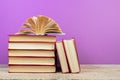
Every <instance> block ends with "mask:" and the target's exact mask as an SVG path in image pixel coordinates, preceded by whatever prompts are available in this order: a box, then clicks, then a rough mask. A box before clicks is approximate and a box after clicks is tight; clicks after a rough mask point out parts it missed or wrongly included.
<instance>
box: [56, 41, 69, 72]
mask: <svg viewBox="0 0 120 80" xmlns="http://www.w3.org/2000/svg"><path fill="white" fill-rule="evenodd" d="M56 49H57V54H58V60H59V62H60V66H61V70H62V72H63V73H68V72H69V67H68V62H67V57H66V54H65V50H64V47H63V43H62V42H61V41H60V42H56Z"/></svg>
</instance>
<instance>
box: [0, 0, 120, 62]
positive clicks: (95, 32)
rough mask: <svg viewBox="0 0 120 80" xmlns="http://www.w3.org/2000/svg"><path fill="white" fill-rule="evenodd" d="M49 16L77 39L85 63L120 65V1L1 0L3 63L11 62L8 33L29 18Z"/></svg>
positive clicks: (1, 49) (0, 46)
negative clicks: (9, 58) (40, 15)
mask: <svg viewBox="0 0 120 80" xmlns="http://www.w3.org/2000/svg"><path fill="white" fill-rule="evenodd" d="M39 14H42V15H47V16H49V17H51V18H53V19H54V20H55V21H56V22H58V23H59V25H60V26H61V28H62V30H63V32H65V33H66V35H65V36H58V40H61V39H62V38H63V39H67V38H71V37H75V38H76V41H77V48H78V52H79V58H80V62H81V63H89V64H104V63H105V64H106V63H107V64H120V0H0V64H7V63H8V57H7V56H8V52H7V46H8V43H7V42H8V34H13V33H16V32H18V31H19V29H20V28H21V24H22V23H23V22H25V20H26V18H28V17H31V16H34V15H39Z"/></svg>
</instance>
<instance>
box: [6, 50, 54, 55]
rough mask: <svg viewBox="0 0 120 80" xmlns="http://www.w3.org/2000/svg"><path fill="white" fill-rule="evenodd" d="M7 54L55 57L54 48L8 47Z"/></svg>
mask: <svg viewBox="0 0 120 80" xmlns="http://www.w3.org/2000/svg"><path fill="white" fill-rule="evenodd" d="M8 52H9V54H8V55H9V56H26V57H27V56H33V57H34V56H38V57H55V51H54V50H34V49H30V50H29V49H23V50H22V49H8Z"/></svg>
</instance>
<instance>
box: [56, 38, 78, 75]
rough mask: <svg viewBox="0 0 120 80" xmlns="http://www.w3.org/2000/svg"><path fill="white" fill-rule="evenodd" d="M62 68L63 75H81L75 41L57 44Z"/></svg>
mask: <svg viewBox="0 0 120 80" xmlns="http://www.w3.org/2000/svg"><path fill="white" fill-rule="evenodd" d="M56 48H57V52H58V57H59V61H60V66H61V69H62V72H63V73H67V72H70V73H79V72H80V62H79V59H78V53H77V48H76V43H75V39H70V40H63V41H61V42H57V43H56Z"/></svg>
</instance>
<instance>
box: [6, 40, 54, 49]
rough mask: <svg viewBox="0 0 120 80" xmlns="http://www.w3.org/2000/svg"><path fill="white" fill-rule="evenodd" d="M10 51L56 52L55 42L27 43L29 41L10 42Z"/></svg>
mask: <svg viewBox="0 0 120 80" xmlns="http://www.w3.org/2000/svg"><path fill="white" fill-rule="evenodd" d="M8 48H9V49H42V50H54V48H55V43H54V42H27V41H24V42H23V41H22V42H21V41H19V42H18V41H17V42H16V41H9V46H8Z"/></svg>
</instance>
